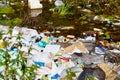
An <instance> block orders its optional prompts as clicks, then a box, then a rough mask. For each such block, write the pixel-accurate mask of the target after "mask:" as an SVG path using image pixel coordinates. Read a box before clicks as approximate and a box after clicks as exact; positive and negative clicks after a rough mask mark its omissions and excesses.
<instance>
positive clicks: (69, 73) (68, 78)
mask: <svg viewBox="0 0 120 80" xmlns="http://www.w3.org/2000/svg"><path fill="white" fill-rule="evenodd" d="M66 73H67V75H66V77H65V80H74V79H73V78H74V77H76V74H75V72H74V71H72V70H71V69H67V70H66Z"/></svg>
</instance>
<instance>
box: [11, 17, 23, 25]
mask: <svg viewBox="0 0 120 80" xmlns="http://www.w3.org/2000/svg"><path fill="white" fill-rule="evenodd" d="M21 22H22V20H21V19H19V18H14V19H12V20H10V22H9V25H10V26H16V25H19V24H20V23H21Z"/></svg>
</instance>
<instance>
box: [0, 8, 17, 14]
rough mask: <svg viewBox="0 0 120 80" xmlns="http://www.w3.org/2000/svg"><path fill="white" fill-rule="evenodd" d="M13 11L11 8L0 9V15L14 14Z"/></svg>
mask: <svg viewBox="0 0 120 80" xmlns="http://www.w3.org/2000/svg"><path fill="white" fill-rule="evenodd" d="M14 11H15V10H14V9H13V8H12V7H6V8H0V14H1V13H2V14H10V13H14Z"/></svg>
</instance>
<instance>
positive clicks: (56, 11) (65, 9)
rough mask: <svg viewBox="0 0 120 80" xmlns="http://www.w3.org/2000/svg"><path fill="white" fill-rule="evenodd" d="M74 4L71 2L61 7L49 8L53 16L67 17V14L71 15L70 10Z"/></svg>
mask: <svg viewBox="0 0 120 80" xmlns="http://www.w3.org/2000/svg"><path fill="white" fill-rule="evenodd" d="M73 6H74V4H73V3H72V2H66V3H64V4H63V5H62V6H59V7H55V8H51V9H50V10H51V11H53V14H58V15H61V16H63V15H67V14H73V12H72V11H70V8H71V7H73Z"/></svg>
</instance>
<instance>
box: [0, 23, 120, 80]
mask: <svg viewBox="0 0 120 80" xmlns="http://www.w3.org/2000/svg"><path fill="white" fill-rule="evenodd" d="M0 34H2V36H1V38H0V39H1V40H0V49H3V50H4V49H5V48H7V49H8V50H9V51H10V52H11V55H12V59H14V58H16V56H17V54H18V53H17V51H18V50H21V51H23V52H24V54H23V57H25V58H27V64H26V65H27V66H31V65H33V64H35V65H37V66H38V67H39V68H38V69H37V70H36V71H35V72H36V77H35V79H34V80H38V79H42V80H86V78H94V79H96V78H97V79H99V80H105V79H106V80H110V79H107V78H109V75H110V74H112V71H114V72H116V73H115V75H116V77H117V76H119V77H120V67H118V66H120V65H119V63H120V45H117V44H111V45H117V48H115V49H113V50H108V49H107V48H106V47H105V46H103V45H99V46H95V48H94V45H95V43H96V40H95V37H96V36H95V34H94V35H92V36H91V35H89V36H86V38H84V39H83V38H76V37H75V36H74V35H67V36H66V37H65V36H54V35H52V34H51V32H49V31H47V30H44V31H43V32H41V33H38V32H37V31H36V30H33V29H28V28H20V27H14V28H13V29H11V28H9V27H7V26H2V25H0ZM84 35H86V34H85V33H84ZM5 42H7V43H9V45H6V44H5ZM92 49H94V51H92V52H91V50H92ZM107 51H109V52H110V53H107ZM90 52H91V54H90ZM29 53H30V55H29ZM112 53H116V54H112ZM0 54H1V52H0ZM108 55H109V56H108ZM116 55H117V56H119V58H117V59H115V56H116ZM111 56H114V60H117V61H116V62H114V61H113V62H112V61H110V60H111V59H112V58H111ZM109 59H110V60H109ZM0 60H3V59H2V54H1V55H0ZM3 61H4V60H3ZM116 64H118V65H116ZM91 65H92V66H91ZM103 65H104V66H103ZM106 65H107V66H106ZM114 66H116V67H117V68H116V69H114ZM106 67H109V70H111V72H109V75H108V71H106ZM4 69H5V67H4V66H1V67H0V72H1V73H2V71H4ZM93 70H96V71H93ZM97 70H98V71H97ZM87 72H88V73H91V75H90V76H85V75H87ZM93 72H94V73H93ZM96 72H98V73H97V74H98V75H97V76H96V75H95V73H96ZM101 73H103V75H102V74H101ZM100 74H101V75H100ZM81 75H82V76H84V78H83V79H80V77H79V76H81ZM99 76H104V77H102V78H101V77H99ZM85 77H86V78H85ZM116 77H114V78H116ZM18 80H19V78H18ZM112 80H114V79H112Z"/></svg>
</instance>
